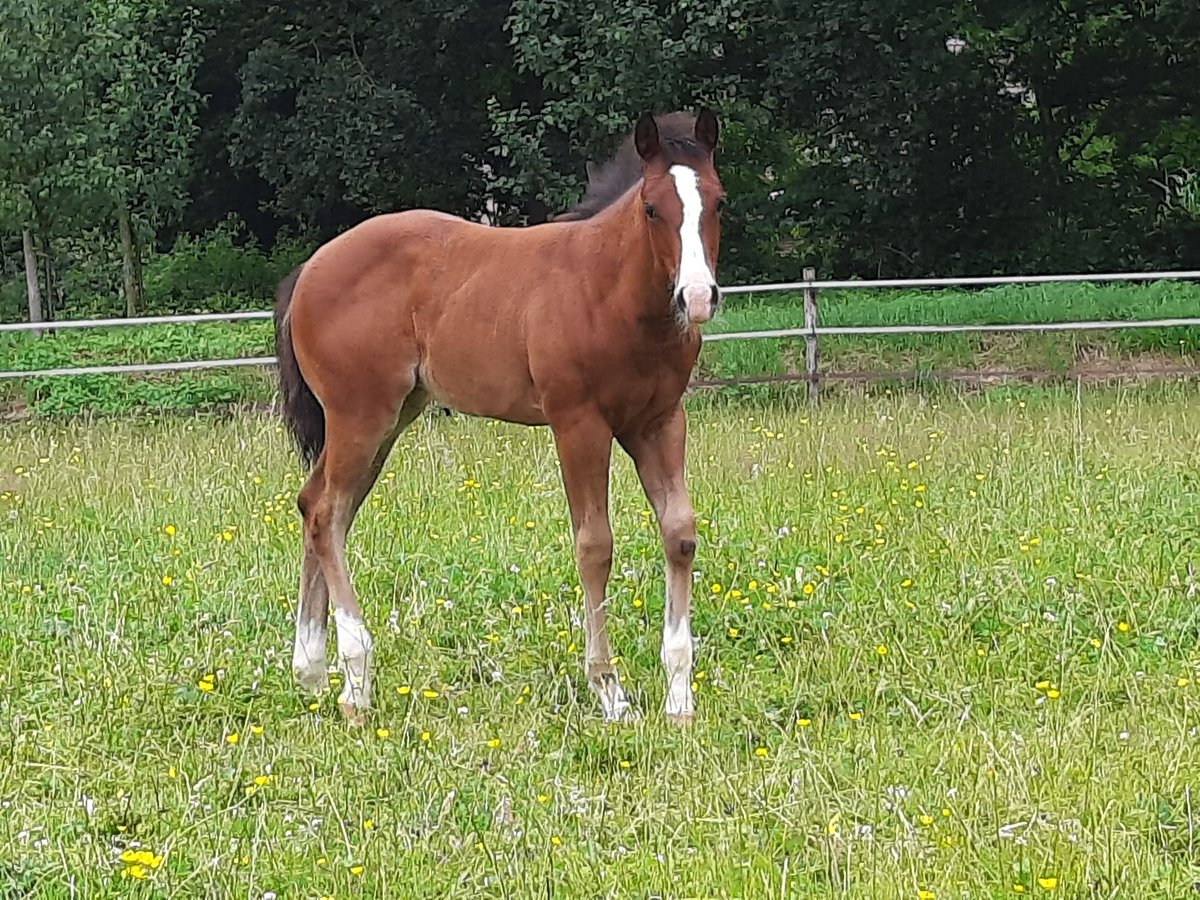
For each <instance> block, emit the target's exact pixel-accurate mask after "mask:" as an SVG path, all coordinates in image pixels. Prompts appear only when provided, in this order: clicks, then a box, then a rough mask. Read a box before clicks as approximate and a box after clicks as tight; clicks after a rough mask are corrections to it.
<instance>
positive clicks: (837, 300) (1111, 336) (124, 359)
mask: <svg viewBox="0 0 1200 900" xmlns="http://www.w3.org/2000/svg"><path fill="white" fill-rule="evenodd" d="M820 302H821V320H822V322H823V323H824V324H826V325H903V324H954V323H964V324H987V323H993V324H995V323H1009V322H1042V321H1071V320H1110V319H1111V320H1116V319H1157V318H1177V317H1194V316H1197V315H1200V285H1196V284H1191V283H1187V282H1160V283H1157V284H1152V285H1146V286H1137V285H1100V286H1097V285H1088V284H1079V285H1050V286H1033V287H1001V288H992V289H989V290H983V291H955V290H947V291H940V292H931V291H837V292H832V291H831V292H826V293H824V294H822V295H821V300H820ZM803 319H804V315H803V307H802V299H801V297H800V295H798V294H797V295H791V294H783V295H779V294H772V295H759V296H753V295H751V296H742V295H736V296H733V297H730V298H729V299H728V300H727V302H726V305H725V307H724V309H723V312H722V313H721V315H720V316H719V317H718V319H717V320H716V321H715V322H713V323H712V325H710V326H708V327H707V328H706V331H708V332H711V333H718V332H732V331H746V330H760V329H772V328H792V327H800V326H802V325H803ZM274 352H275V348H274V338H273V331H272V327H271V324H270V323H269V322H262V321H253V322H240V323H236V324H234V323H230V324H212V325H189V326H151V327H145V328H137V329H127V328H117V329H101V330H96V331H90V332H86V333H85V332H78V331H63V332H60V333H59V334H56V335H53V336H51V337H47V338H44V339H42V340H34V339H32V338H31V337H29V336H28V335H16V334H11V335H3V334H0V369H17V370H21V369H25V370H28V369H44V368H57V367H65V366H88V365H98V364H123V363H147V362H151V363H152V362H166V361H173V360H184V359H220V358H229V357H241V356H270V355H272V354H273V353H274ZM821 357H822V362H821V365H822V370H823V371H826V372H854V371H896V372H908V371H920V372H927V371H934V370H949V369H962V370H975V369H984V370H993V371H995V370H1005V371H1007V370H1013V369H1025V370H1031V369H1032V370H1037V371H1046V370H1048V371H1052V372H1056V373H1062V374H1063V375H1064V376H1065V375H1074V374H1080V373H1082V374H1084V375H1086V374H1087V373H1088V372H1089V371H1095V370H1103V369H1114V368H1142V369H1149V370H1154V369H1159V368H1163V367H1167V366H1195V365H1200V329H1195V328H1174V329H1147V330H1133V331H1118V332H1087V333H1081V334H1066V333H1063V334H1019V335H1012V334H1007V335H989V334H972V335H963V334H950V335H920V336H897V337H857V336H856V337H827V338H822V339H821ZM803 371H804V341H803V340H802V339H801V340H771V341H734V342H720V343H714V344H709V345H707V346H706V347H705V348H704V351H703V353H702V354H701V358H700V364H699V367H698V374H699V376H700V377H722V378H730V377H737V376H741V375H764V374H784V373H797V372H803ZM271 391H272V378H271V377H270V376H269V375H264V373H263V372H262V371H257V370H248V369H238V370H232V369H229V370H221V371H211V372H198V373H185V374H164V375H152V376H136V377H129V376H121V375H98V376H86V377H75V378H57V379H41V380H39V381H27V382H24V383H22V384H18V383H17V382H15V381H0V404H7V405H9V406H12V405H22V406H27V407H29V408H30V409H31V410H32V411H34V412H35V413H40V414H44V415H55V414H67V413H76V412H82V411H89V412H97V413H101V412H102V413H124V412H129V411H132V410H162V409H196V408H202V407H206V406H216V405H222V404H229V403H232V402H250V403H254V402H259V403H261V402H264V401H266V400H269V399H270V396H271Z"/></svg>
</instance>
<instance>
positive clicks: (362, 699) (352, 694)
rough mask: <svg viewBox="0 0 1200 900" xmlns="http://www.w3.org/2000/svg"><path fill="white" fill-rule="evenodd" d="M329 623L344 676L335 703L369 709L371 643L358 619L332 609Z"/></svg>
mask: <svg viewBox="0 0 1200 900" xmlns="http://www.w3.org/2000/svg"><path fill="white" fill-rule="evenodd" d="M333 620H334V622H335V623H337V639H338V659H339V660H340V661H341V664H342V669H343V670H344V671H345V674H346V686H345V687H344V688H342V694H341V696H340V697H339V698H338V702H339V703H344V704H348V705H350V706H353V707H355V708H357V709H365V708H366V707H368V706H370V705H371V653H372V650H373V649H374V647H375V642H374V640H372V638H371V633H370V632H369V631H367V626H366V623H364V622H363V620H362V619H360V618H359V617H358V616H355V615H352V614H350V613H348V612H346V610H344V609H335V610H334V611H333Z"/></svg>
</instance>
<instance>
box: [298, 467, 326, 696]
mask: <svg viewBox="0 0 1200 900" xmlns="http://www.w3.org/2000/svg"><path fill="white" fill-rule="evenodd" d="M324 478H325V476H324V472H323V466H322V465H321V463H320V461H318V463H317V465H316V466H315V467H314V468H313V471H312V474H311V475H310V476H309V478H308V481H307V482H306V483H305V485H304V488H303V489H302V490H301V491H300V497H299V499H298V501H297V506H299V507H300V515H301V516H302V517H303V518H304V519H305V521H307V519H308V510H309V508H310V507H311V506H312V503H313V500H314V498H315V497H316V495H317V494H319V493H320V490H321V488H320V485H321V484H322V482H323V481H324ZM304 532H305V533H304V559H303V561H302V562H301V565H300V598H299V601H298V602H297V604H296V632H295V641H294V644H293V647H292V673H293V674H294V675H295V678H296V681H297V682H298V683H299V685H300V686H301V687H302V688H303V689H305V690H307V691H310V692H312V693H314V694H320V693H323V692H324V690H325V688H326V687H327V686H328V684H329V677H328V675H327V671H328V669H327V664H326V660H325V652H326V650H325V645H326V642H327V633H328V620H329V588H328V587H327V586H326V584H325V576H324V575H323V574H322V572H321V562H320V560H319V559H318V558H317V553H316V548H315V547H314V546H313V542H312V541H311V540H310V539H309V535H308V529H307V528H305V530H304Z"/></svg>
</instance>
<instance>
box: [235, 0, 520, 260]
mask: <svg viewBox="0 0 1200 900" xmlns="http://www.w3.org/2000/svg"><path fill="white" fill-rule="evenodd" d="M504 7H505V4H504V3H500V2H496V0H491V2H475V3H469V2H466V0H420V2H415V3H406V4H391V3H384V2H382V0H335V2H331V3H328V4H325V8H324V10H323V11H322V13H321V14H320V15H313V14H312V11H311V9H310V8H308V7H303V8H301V7H296V8H294V9H292V8H280V9H279V10H278V15H277V18H276V20H275V22H274V23H273V27H272V34H271V35H270V36H268V37H266V38H265V39H264V40H263V41H262V42H261V43H260V44H259V45H258V46H257V47H256V48H255V49H254V50H252V51H251V52H250V53H249V55H248V57H247V59H246V62H245V64H244V65H243V67H242V70H241V82H242V99H241V104H240V106H239V107H238V110H237V113H236V115H235V117H234V121H233V125H232V129H231V130H232V140H231V144H230V158H231V161H232V162H233V163H234V164H238V165H248V166H252V167H253V168H254V170H255V171H256V172H257V173H258V174H259V175H260V176H261V177H262V178H263V179H265V180H266V181H267V182H268V183H269V184H270V185H272V186H273V188H274V189H275V197H274V201H273V206H274V208H275V209H276V210H277V211H278V212H279V213H281V214H283V215H284V216H286V217H289V218H292V219H294V220H299V221H301V222H304V223H306V224H309V225H312V224H316V225H317V226H318V227H317V228H316V229H315V230H316V231H317V232H318V233H319V234H320V235H321V236H328V235H329V234H330V233H332V232H333V231H334V230H336V229H337V228H338V227H342V226H345V225H348V224H352V223H353V222H356V221H358V220H359V219H361V218H362V217H363V216H365V215H367V214H370V213H374V212H382V211H385V210H393V209H398V208H404V207H412V206H436V207H438V208H440V209H444V210H447V211H450V212H456V213H459V214H463V215H471V216H475V215H478V214H479V212H480V211H481V210H482V209H483V207H484V198H483V187H484V184H483V175H482V170H481V167H482V165H483V164H484V163H485V162H486V160H485V159H483V158H482V157H483V156H484V155H485V154H484V153H483V152H482V151H484V150H485V148H486V135H487V127H488V126H487V118H486V111H485V98H486V97H487V96H488V95H489V94H491V93H495V92H500V93H502V94H504V93H506V92H507V90H508V84H507V83H508V80H509V71H510V70H509V67H508V65H507V58H508V56H509V50H508V48H507V46H506V43H505V40H504V35H503V31H502V22H503V13H504Z"/></svg>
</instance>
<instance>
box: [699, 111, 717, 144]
mask: <svg viewBox="0 0 1200 900" xmlns="http://www.w3.org/2000/svg"><path fill="white" fill-rule="evenodd" d="M720 134H721V126H720V125H719V124H718V123H717V115H716V113H714V112H713V111H712V110H711V109H708V108H707V107H705V108H702V109H701V110H700V115H698V116H697V117H696V140H697V141H698V142H699V144H700V146H702V147H704V148H705V149H706V150H708V152H709V153H712V152H713V151H714V150H716V149H717V138H718V136H719V135H720Z"/></svg>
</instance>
